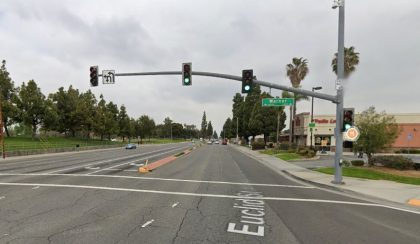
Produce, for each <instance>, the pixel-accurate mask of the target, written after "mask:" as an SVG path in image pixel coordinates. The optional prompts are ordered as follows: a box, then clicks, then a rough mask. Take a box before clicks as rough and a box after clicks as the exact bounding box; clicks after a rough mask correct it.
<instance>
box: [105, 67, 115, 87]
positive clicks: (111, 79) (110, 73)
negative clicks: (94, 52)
mask: <svg viewBox="0 0 420 244" xmlns="http://www.w3.org/2000/svg"><path fill="white" fill-rule="evenodd" d="M102 84H115V70H102Z"/></svg>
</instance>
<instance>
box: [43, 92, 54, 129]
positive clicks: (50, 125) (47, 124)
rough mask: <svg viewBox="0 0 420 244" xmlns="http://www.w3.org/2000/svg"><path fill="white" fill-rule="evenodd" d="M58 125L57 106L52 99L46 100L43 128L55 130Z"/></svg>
mask: <svg viewBox="0 0 420 244" xmlns="http://www.w3.org/2000/svg"><path fill="white" fill-rule="evenodd" d="M57 125H58V113H57V107H56V105H55V104H54V102H53V101H52V100H51V99H47V100H46V101H45V116H44V120H43V121H42V129H43V130H44V132H45V133H46V132H47V131H51V130H55V129H56V128H57Z"/></svg>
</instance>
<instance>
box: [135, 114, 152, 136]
mask: <svg viewBox="0 0 420 244" xmlns="http://www.w3.org/2000/svg"><path fill="white" fill-rule="evenodd" d="M138 124H139V129H140V138H141V140H143V138H146V137H148V138H149V140H150V137H151V136H152V133H153V130H154V129H155V121H154V120H153V119H152V118H150V117H149V116H147V115H142V116H140V118H139V119H138Z"/></svg>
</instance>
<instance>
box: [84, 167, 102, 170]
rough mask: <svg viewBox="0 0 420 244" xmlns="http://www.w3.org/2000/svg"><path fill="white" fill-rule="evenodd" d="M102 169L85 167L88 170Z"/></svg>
mask: <svg viewBox="0 0 420 244" xmlns="http://www.w3.org/2000/svg"><path fill="white" fill-rule="evenodd" d="M100 168H101V167H85V169H87V170H97V169H100Z"/></svg>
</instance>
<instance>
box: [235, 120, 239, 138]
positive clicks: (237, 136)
mask: <svg viewBox="0 0 420 244" xmlns="http://www.w3.org/2000/svg"><path fill="white" fill-rule="evenodd" d="M238 126H239V123H238V117H236V143H238V141H239V133H238V132H239V127H238Z"/></svg>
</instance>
